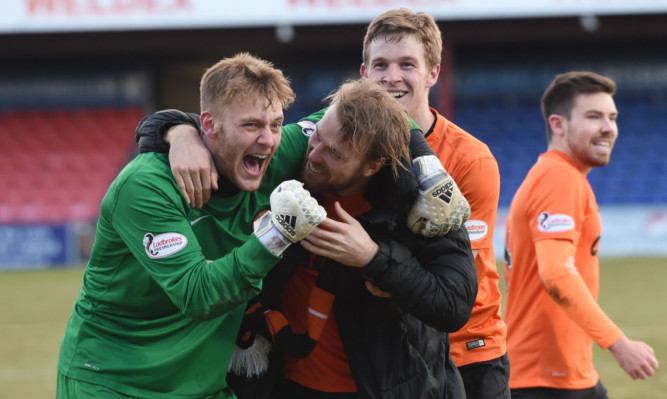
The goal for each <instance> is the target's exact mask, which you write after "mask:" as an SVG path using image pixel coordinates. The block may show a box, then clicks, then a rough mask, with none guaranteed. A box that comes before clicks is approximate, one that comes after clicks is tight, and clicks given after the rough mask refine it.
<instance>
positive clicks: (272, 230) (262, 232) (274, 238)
mask: <svg viewBox="0 0 667 399" xmlns="http://www.w3.org/2000/svg"><path fill="white" fill-rule="evenodd" d="M262 218H268V219H269V220H268V221H266V222H268V223H267V224H266V225H265V226H266V227H264V228H261V229H259V231H256V232H255V235H257V238H259V241H261V243H262V244H264V246H265V247H266V249H268V250H269V251H271V253H272V254H274V255H276V256H280V255H281V254H282V253H283V252H284V251H285V250H286V249H287V248H288V247H289V246H290V244H292V241H290V240H289V239H288V238H287V237H285V235H284V234H283V233H281V232H280V230H278V229H277V228H276V226H275V225H274V224H273V220H272V216H271V212H266V213H265V214H264V215H262V217H261V218H260V219H262ZM261 224H264V223H261Z"/></svg>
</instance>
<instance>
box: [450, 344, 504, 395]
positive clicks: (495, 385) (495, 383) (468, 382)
mask: <svg viewBox="0 0 667 399" xmlns="http://www.w3.org/2000/svg"><path fill="white" fill-rule="evenodd" d="M459 373H461V378H462V379H463V385H464V386H465V390H466V399H510V387H509V380H510V362H509V358H508V357H507V353H505V354H504V355H503V356H501V357H499V358H497V359H491V360H487V361H484V362H478V363H471V364H468V365H465V366H461V367H459Z"/></svg>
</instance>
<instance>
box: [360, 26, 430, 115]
mask: <svg viewBox="0 0 667 399" xmlns="http://www.w3.org/2000/svg"><path fill="white" fill-rule="evenodd" d="M368 56H369V57H368V63H364V64H362V65H361V70H360V72H361V76H362V77H364V78H367V79H371V80H372V81H374V82H379V83H381V84H382V86H383V87H384V88H385V89H386V90H387V91H389V93H390V94H391V95H392V96H393V97H394V98H396V99H397V100H398V101H399V102H400V103H401V104H402V105H403V107H404V108H405V109H406V110H407V111H408V114H410V116H411V117H412V118H413V119H414V120H415V121H416V122H417V123H418V124H420V119H422V118H426V113H430V111H429V110H428V93H429V89H430V88H431V87H433V85H435V83H436V82H437V80H438V75H439V73H440V65H435V66H433V67H430V68H429V66H428V65H427V62H426V59H425V57H424V45H423V44H422V43H421V42H420V41H419V39H418V38H417V37H416V36H415V35H406V36H405V37H403V38H402V39H400V40H388V38H385V37H379V38H376V39H375V40H373V41H372V42H371V43H370V45H369V47H368ZM422 114H423V115H422ZM420 126H421V124H420Z"/></svg>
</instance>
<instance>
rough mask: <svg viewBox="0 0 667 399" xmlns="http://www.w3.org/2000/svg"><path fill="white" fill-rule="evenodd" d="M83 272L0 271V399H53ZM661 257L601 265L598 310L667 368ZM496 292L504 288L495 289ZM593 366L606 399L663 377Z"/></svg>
mask: <svg viewBox="0 0 667 399" xmlns="http://www.w3.org/2000/svg"><path fill="white" fill-rule="evenodd" d="M82 274H83V269H82V268H68V269H49V270H38V271H25V272H0V387H2V388H0V399H16V398H30V399H41V398H53V397H55V381H56V364H57V361H58V349H59V347H60V340H61V338H62V335H63V333H64V331H65V326H66V324H67V320H68V318H69V315H70V313H71V311H72V305H73V303H74V300H75V299H76V297H77V295H78V294H79V289H80V288H81V276H82ZM666 282H667V259H619V260H603V261H602V263H601V290H600V291H601V292H600V304H601V305H602V308H603V309H605V311H606V312H607V314H609V316H610V317H611V318H612V319H613V320H614V321H615V322H616V323H617V324H618V325H619V326H620V327H621V328H622V329H623V330H624V331H625V333H626V334H627V335H628V336H629V337H630V338H631V339H636V340H642V341H646V342H647V343H648V344H649V345H651V346H652V347H653V349H655V351H656V354H657V356H658V360H659V361H660V360H663V363H665V364H663V365H662V367H663V368H665V367H667V361H666V360H665V359H667V357H666V356H667V306H666V305H667V287H665V283H666ZM501 286H502V283H501ZM595 364H596V368H597V370H598V371H599V373H600V375H601V377H602V381H603V383H604V384H605V386H606V387H607V389H608V390H609V393H610V397H611V398H612V399H635V398H641V399H658V398H664V397H665V392H667V371H665V370H664V369H659V370H658V372H657V373H656V375H654V376H653V377H651V378H650V379H648V380H646V381H633V380H632V379H631V378H630V377H628V376H627V375H626V374H625V373H624V372H623V371H622V370H621V368H620V367H619V366H618V365H617V364H616V361H615V360H614V358H613V356H612V355H611V354H610V353H609V352H608V351H604V352H603V351H601V350H599V349H596V352H595Z"/></svg>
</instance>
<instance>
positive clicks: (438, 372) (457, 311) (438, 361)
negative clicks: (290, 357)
mask: <svg viewBox="0 0 667 399" xmlns="http://www.w3.org/2000/svg"><path fill="white" fill-rule="evenodd" d="M383 172H385V174H384V176H382V177H380V176H379V177H377V178H376V179H374V181H373V184H372V187H369V189H368V190H367V195H366V197H367V199H368V200H369V202H370V203H371V205H372V206H373V209H372V210H371V211H369V212H367V213H365V214H363V215H361V216H360V217H359V218H358V220H359V221H360V222H361V223H362V225H363V226H364V227H365V229H366V231H368V233H369V234H370V236H371V237H373V239H374V240H375V241H376V242H377V243H378V245H379V247H380V250H379V252H378V253H377V254H376V256H375V257H374V258H373V260H372V261H371V262H370V263H369V264H368V265H366V266H364V267H363V268H361V269H357V268H352V267H346V266H343V265H340V264H337V263H335V262H333V261H331V260H328V261H327V263H326V264H325V265H323V266H322V267H325V268H327V267H328V268H335V272H334V273H335V274H336V275H337V276H336V278H335V281H336V283H335V285H336V289H335V290H334V292H335V294H336V299H335V302H334V314H335V315H336V321H337V323H338V330H339V333H340V335H341V340H342V342H343V347H344V348H345V353H346V355H347V358H348V361H349V364H350V368H351V370H352V374H353V377H354V380H355V383H356V385H357V388H358V390H359V396H360V397H361V398H369V399H427V398H428V399H431V398H433V399H435V398H438V399H442V398H452V399H454V398H456V399H459V398H464V397H465V393H464V389H463V382H462V380H461V377H460V375H459V372H458V370H457V369H456V366H455V365H454V363H453V362H452V360H451V358H450V357H449V334H448V333H449V332H453V331H456V330H458V329H460V328H461V327H462V326H463V325H464V324H465V323H466V322H467V321H468V319H469V317H470V313H471V311H472V306H473V303H474V301H475V297H476V296H477V274H476V271H475V263H474V259H473V256H472V252H471V250H470V241H469V239H468V235H467V234H466V232H465V231H464V230H462V229H459V230H457V231H454V232H450V233H449V234H447V235H445V236H444V237H437V238H425V237H422V236H419V235H416V234H413V233H412V232H410V231H409V230H408V229H407V227H404V225H405V223H404V220H405V215H404V212H405V210H406V209H408V208H409V206H410V205H411V203H412V202H411V198H413V195H411V192H412V191H414V190H413V189H412V188H410V186H412V185H414V184H416V181H415V180H414V176H413V175H412V174H411V173H408V172H402V173H401V175H402V176H401V177H400V178H399V179H398V181H397V182H396V181H394V182H393V183H392V184H387V180H386V179H387V178H389V177H390V173H389V171H388V170H387V171H383ZM406 185H407V186H406ZM369 193H372V195H370V194H369ZM308 262H309V259H308V253H307V252H306V251H305V250H304V249H303V248H302V247H301V246H297V245H295V246H292V247H291V248H290V249H289V250H288V251H287V252H286V254H285V259H284V260H283V261H281V262H280V264H278V265H277V266H276V267H275V268H274V269H273V270H272V271H271V272H270V273H269V275H268V276H267V277H266V278H265V282H264V288H263V292H262V298H261V299H260V300H261V301H262V302H264V303H271V302H272V301H273V300H272V299H271V298H276V296H277V295H279V294H278V293H279V292H280V290H281V289H282V287H283V286H284V284H285V283H286V280H287V278H288V277H289V276H290V275H291V274H292V273H293V271H294V269H295V268H296V267H297V265H300V264H308ZM329 274H331V271H329ZM366 280H368V281H371V282H373V283H374V284H375V285H377V286H378V287H379V288H380V289H382V290H384V291H386V292H389V293H390V294H391V296H392V297H391V298H388V299H387V298H378V297H375V296H373V295H372V294H371V293H370V292H369V291H368V290H367V289H366V286H365V281H366Z"/></svg>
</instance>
